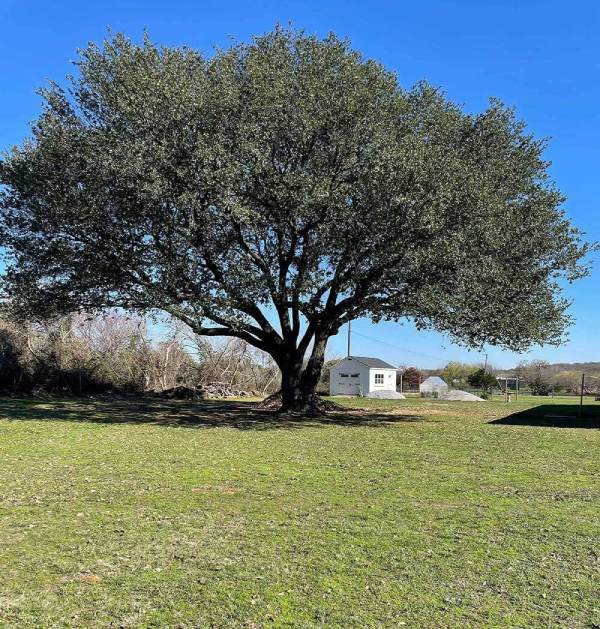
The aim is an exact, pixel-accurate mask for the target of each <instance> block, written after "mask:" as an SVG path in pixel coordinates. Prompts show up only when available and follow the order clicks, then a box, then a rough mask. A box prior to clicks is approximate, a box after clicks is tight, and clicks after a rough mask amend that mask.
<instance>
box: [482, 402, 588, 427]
mask: <svg viewBox="0 0 600 629" xmlns="http://www.w3.org/2000/svg"><path fill="white" fill-rule="evenodd" d="M490 424H503V425H509V426H539V427H549V428H596V429H598V428H600V405H598V404H584V405H583V408H582V413H581V417H580V416H579V406H577V405H575V404H541V405H540V406H534V407H533V408H528V409H526V410H524V411H519V412H518V413H513V414H512V415H508V416H507V417H502V418H501V419H495V420H493V421H491V422H490Z"/></svg>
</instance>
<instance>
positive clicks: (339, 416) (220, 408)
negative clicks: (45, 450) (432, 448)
mask: <svg viewBox="0 0 600 629" xmlns="http://www.w3.org/2000/svg"><path fill="white" fill-rule="evenodd" d="M0 419H8V420H11V421H71V422H90V423H100V424H155V425H163V426H175V427H176V426H180V427H188V428H217V427H222V428H236V429H239V430H271V429H281V428H284V429H299V428H305V427H316V426H330V425H336V426H346V427H352V426H385V425H391V424H396V423H401V422H424V421H427V420H426V419H425V417H424V416H422V415H417V414H413V413H410V414H405V415H397V414H393V415H392V414H388V413H385V412H373V411H372V410H365V409H344V408H340V410H339V411H329V412H327V413H326V414H323V415H317V416H312V415H309V416H306V417H302V416H295V415H279V414H277V413H276V412H274V411H270V410H261V409H258V408H257V403H256V402H230V401H222V400H202V401H193V402H192V401H182V400H181V401H180V400H161V399H156V398H127V399H119V398H104V397H103V398H96V399H91V400H90V399H71V398H69V399H56V398H52V399H47V400H44V399H12V398H8V399H7V398H4V399H0Z"/></svg>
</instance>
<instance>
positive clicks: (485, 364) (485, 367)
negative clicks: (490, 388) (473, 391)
mask: <svg viewBox="0 0 600 629" xmlns="http://www.w3.org/2000/svg"><path fill="white" fill-rule="evenodd" d="M487 360H488V355H487V352H486V353H485V362H484V363H483V372H484V373H487Z"/></svg>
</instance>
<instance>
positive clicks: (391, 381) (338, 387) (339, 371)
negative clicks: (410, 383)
mask: <svg viewBox="0 0 600 629" xmlns="http://www.w3.org/2000/svg"><path fill="white" fill-rule="evenodd" d="M384 391H391V392H393V393H395V392H396V367H394V366H392V365H390V364H389V363H386V362H385V361H383V360H381V359H380V358H369V357H367V356H347V357H346V358H344V359H342V360H340V362H339V363H337V364H336V365H334V366H333V367H331V369H330V370H329V393H330V395H364V396H367V395H369V394H370V393H375V392H377V393H378V392H384Z"/></svg>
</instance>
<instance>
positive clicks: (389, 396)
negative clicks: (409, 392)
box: [365, 391, 406, 400]
mask: <svg viewBox="0 0 600 629" xmlns="http://www.w3.org/2000/svg"><path fill="white" fill-rule="evenodd" d="M365 397H372V398H376V399H378V400H404V399H406V398H405V397H404V395H402V393H398V391H370V392H369V393H367V395H365Z"/></svg>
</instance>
